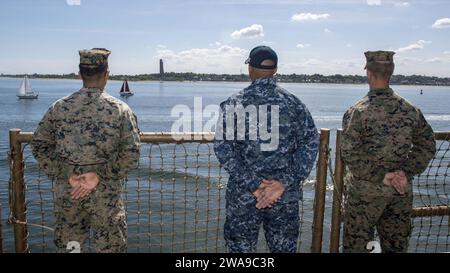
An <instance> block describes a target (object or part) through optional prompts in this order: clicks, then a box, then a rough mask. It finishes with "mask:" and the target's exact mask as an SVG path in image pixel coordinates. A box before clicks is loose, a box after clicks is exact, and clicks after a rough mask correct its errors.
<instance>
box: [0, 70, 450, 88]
mask: <svg viewBox="0 0 450 273" xmlns="http://www.w3.org/2000/svg"><path fill="white" fill-rule="evenodd" d="M24 76H25V75H23V74H14V75H7V74H0V77H13V78H21V77H24ZM28 76H29V77H30V78H34V79H78V74H75V73H71V74H61V75H56V74H31V75H28ZM276 78H277V80H278V81H279V82H291V83H330V84H365V83H367V78H366V77H365V76H360V75H340V74H336V75H321V74H313V75H306V74H277V75H276ZM110 79H111V80H118V81H123V80H129V81H160V80H163V81H220V82H248V81H249V78H248V75H246V74H235V75H230V74H202V73H192V72H187V73H175V72H168V73H165V74H164V76H163V77H162V78H161V76H160V74H140V75H111V76H110ZM391 83H392V84H394V85H437V86H450V77H449V78H440V77H432V76H422V75H411V76H404V75H394V76H393V77H392V79H391Z"/></svg>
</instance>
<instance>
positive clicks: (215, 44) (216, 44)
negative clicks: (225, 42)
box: [209, 41, 222, 46]
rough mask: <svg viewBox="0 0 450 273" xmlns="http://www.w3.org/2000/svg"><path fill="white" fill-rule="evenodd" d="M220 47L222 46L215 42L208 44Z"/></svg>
mask: <svg viewBox="0 0 450 273" xmlns="http://www.w3.org/2000/svg"><path fill="white" fill-rule="evenodd" d="M221 45H222V43H221V42H218V41H215V42H214V43H210V44H209V46H221Z"/></svg>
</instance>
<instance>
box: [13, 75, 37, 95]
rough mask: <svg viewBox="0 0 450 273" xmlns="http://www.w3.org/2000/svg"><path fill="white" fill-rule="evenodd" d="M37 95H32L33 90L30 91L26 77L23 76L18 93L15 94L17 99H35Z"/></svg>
mask: <svg viewBox="0 0 450 273" xmlns="http://www.w3.org/2000/svg"><path fill="white" fill-rule="evenodd" d="M38 96H39V94H37V93H34V92H33V90H31V85H30V82H29V81H28V76H26V75H25V78H24V79H23V81H22V84H21V85H20V88H19V92H18V94H17V97H18V98H19V99H37V98H38Z"/></svg>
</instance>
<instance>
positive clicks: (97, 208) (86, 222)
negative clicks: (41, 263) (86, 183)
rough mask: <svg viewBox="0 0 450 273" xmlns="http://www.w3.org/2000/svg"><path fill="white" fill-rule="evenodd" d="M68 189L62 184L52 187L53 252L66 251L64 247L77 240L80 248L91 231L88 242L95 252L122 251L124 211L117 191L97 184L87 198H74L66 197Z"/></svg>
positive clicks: (123, 242) (125, 231)
mask: <svg viewBox="0 0 450 273" xmlns="http://www.w3.org/2000/svg"><path fill="white" fill-rule="evenodd" d="M70 190H71V188H70V187H68V186H67V185H64V184H60V185H57V186H56V187H55V195H56V202H55V209H56V212H55V214H56V215H55V216H56V225H55V245H56V248H57V251H58V252H69V251H68V250H67V249H66V248H67V244H68V243H69V242H71V241H75V242H78V243H79V244H80V245H81V246H82V247H83V246H84V244H85V243H86V242H87V240H88V239H89V238H90V233H91V232H92V237H91V243H93V245H94V247H95V251H96V252H98V253H109V252H125V251H126V248H127V226H126V219H125V215H126V214H125V209H124V206H123V201H122V200H121V198H120V194H119V193H118V191H109V190H108V189H106V187H102V186H101V185H99V187H98V189H97V190H96V191H95V192H93V193H91V195H89V196H88V197H86V198H84V199H82V200H80V201H74V200H72V199H71V197H70ZM81 251H82V252H83V251H84V249H83V248H82V249H81Z"/></svg>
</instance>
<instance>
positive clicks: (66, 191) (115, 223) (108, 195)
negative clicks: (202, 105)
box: [31, 50, 139, 252]
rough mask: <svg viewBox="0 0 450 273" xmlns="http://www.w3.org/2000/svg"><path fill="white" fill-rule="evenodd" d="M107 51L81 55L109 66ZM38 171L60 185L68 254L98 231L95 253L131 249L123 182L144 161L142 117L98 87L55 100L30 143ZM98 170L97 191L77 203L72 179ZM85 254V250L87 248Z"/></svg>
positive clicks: (59, 231) (59, 241)
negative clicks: (139, 124)
mask: <svg viewBox="0 0 450 273" xmlns="http://www.w3.org/2000/svg"><path fill="white" fill-rule="evenodd" d="M103 52H104V51H102V50H100V51H98V50H94V51H82V52H80V56H81V61H82V63H83V62H84V63H86V62H88V63H89V62H90V63H92V64H93V65H96V64H97V63H99V62H100V63H101V62H105V58H104V56H105V55H106V53H103ZM31 146H32V151H33V155H34V156H35V158H36V160H37V161H38V163H39V167H40V168H41V169H42V170H43V171H44V172H45V173H46V174H47V175H48V176H49V177H50V178H51V179H52V180H54V181H55V185H54V191H55V215H56V223H55V245H56V247H57V251H58V252H67V250H66V246H67V244H68V243H69V242H71V241H76V242H79V243H80V244H81V245H82V246H83V243H85V242H86V240H87V239H88V238H89V235H90V232H91V231H92V232H93V236H92V239H93V243H94V245H95V250H96V252H124V251H125V250H126V246H127V244H126V239H127V229H126V221H125V218H126V215H125V209H124V204H123V201H122V198H121V196H120V194H121V191H122V188H123V179H124V178H125V176H126V175H127V172H128V171H129V170H130V169H132V168H135V167H136V165H137V161H138V160H139V129H138V127H137V119H136V116H135V115H134V114H133V112H132V111H131V109H130V108H129V107H128V105H126V104H125V103H123V102H121V101H120V100H118V99H116V98H114V97H112V96H110V95H108V94H107V93H105V92H104V91H103V90H100V89H98V88H83V89H81V90H80V91H78V92H75V93H73V94H72V95H70V96H67V97H65V98H62V99H60V100H58V101H57V102H55V103H54V104H53V105H52V106H51V107H50V109H49V110H48V111H47V113H46V114H45V115H44V117H43V119H42V120H41V122H40V123H39V125H38V127H37V129H36V131H35V133H34V135H33V139H32V142H31ZM88 172H95V173H97V175H98V177H99V185H98V186H97V189H96V190H95V191H94V192H92V193H91V194H90V195H89V196H87V197H85V198H83V199H81V200H72V198H71V194H70V192H71V190H72V188H71V186H70V184H69V182H68V181H69V177H70V176H71V175H78V174H84V173H88ZM82 250H83V249H82Z"/></svg>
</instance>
